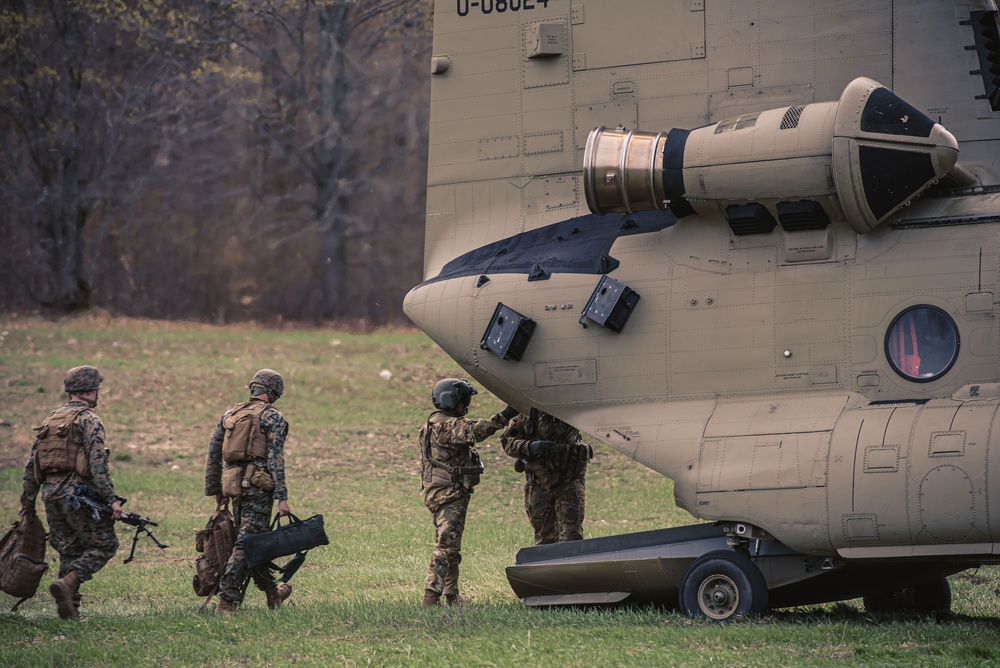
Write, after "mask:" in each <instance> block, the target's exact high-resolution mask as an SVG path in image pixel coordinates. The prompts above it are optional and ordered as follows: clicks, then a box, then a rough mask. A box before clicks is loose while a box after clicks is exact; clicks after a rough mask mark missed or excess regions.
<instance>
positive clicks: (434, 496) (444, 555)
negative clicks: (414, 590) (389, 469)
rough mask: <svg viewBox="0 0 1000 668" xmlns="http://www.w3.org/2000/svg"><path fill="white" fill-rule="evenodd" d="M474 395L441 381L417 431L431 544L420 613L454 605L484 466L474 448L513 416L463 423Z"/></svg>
mask: <svg viewBox="0 0 1000 668" xmlns="http://www.w3.org/2000/svg"><path fill="white" fill-rule="evenodd" d="M474 394H477V393H476V391H475V390H474V389H472V386H471V385H469V383H468V382H467V381H465V380H457V379H455V378H446V379H444V380H441V381H439V382H438V383H437V384H436V385H435V386H434V390H433V391H432V392H431V399H432V400H433V402H434V407H435V408H437V409H438V410H436V411H434V412H433V413H431V415H430V417H429V418H428V419H427V424H425V425H424V426H423V427H421V428H420V435H419V439H420V471H421V479H422V482H423V494H424V505H425V506H427V509H428V510H430V511H431V515H432V516H433V518H434V528H435V531H436V539H435V543H434V553H433V555H432V557H431V563H430V567H428V569H427V579H426V580H425V581H424V600H423V607H425V608H429V607H431V606H435V605H440V604H441V595H442V594H443V595H444V597H445V601H446V602H447V603H448V604H449V605H455V604H457V603H459V601H460V599H459V596H458V565H459V564H460V563H461V562H462V533H463V532H464V531H465V516H466V513H467V512H468V510H469V499H470V497H471V496H472V490H473V487H475V486H476V485H477V484H478V483H479V475H480V474H481V473H482V471H483V465H482V463H481V462H480V460H479V455H478V454H477V453H476V451H475V449H474V447H475V445H476V443H478V442H479V441H482V440H485V439H486V438H488V437H490V436H492V435H493V434H495V433H496V432H498V431H499V430H501V429H503V426H504V425H505V424H507V422H508V421H509V420H510V418H511V417H512V416H514V415H516V414H517V410H515V409H513V408H511V407H510V406H507V407H506V408H504V409H503V410H502V411H500V412H499V413H497V414H496V415H494V416H493V417H491V418H490V419H489V420H470V419H468V418H466V417H465V414H466V413H468V412H469V406H470V405H471V404H472V396H473V395H474Z"/></svg>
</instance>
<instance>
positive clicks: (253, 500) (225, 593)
mask: <svg viewBox="0 0 1000 668" xmlns="http://www.w3.org/2000/svg"><path fill="white" fill-rule="evenodd" d="M273 505H274V499H273V497H272V496H271V493H270V492H265V491H263V490H261V489H257V488H256V487H253V486H251V487H249V488H247V489H244V490H243V494H242V495H240V497H239V498H237V499H233V519H234V520H235V521H236V545H235V546H234V547H233V553H232V554H231V555H230V556H229V561H228V562H227V563H226V570H225V572H224V573H223V574H222V580H221V581H220V582H219V597H220V598H224V599H226V600H227V601H229V602H230V603H240V602H241V601H242V600H243V583H244V582H246V579H247V577H248V576H249V577H252V578H253V581H254V584H255V585H256V586H257V589H259V590H261V591H266V590H267V589H269V588H270V587H273V586H274V579H273V578H272V577H271V573H270V571H269V570H268V569H267V567H266V566H258V567H257V568H254V569H251V568H250V567H249V566H248V565H247V558H246V555H244V554H243V538H244V537H246V536H247V534H252V533H261V532H263V531H269V530H270V528H271V508H272V507H273Z"/></svg>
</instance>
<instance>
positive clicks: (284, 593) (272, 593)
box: [264, 582, 292, 610]
mask: <svg viewBox="0 0 1000 668" xmlns="http://www.w3.org/2000/svg"><path fill="white" fill-rule="evenodd" d="M264 593H265V594H267V607H269V608H271V610H277V609H278V608H280V607H281V604H282V603H284V602H285V599H287V598H288V597H289V596H291V595H292V585H290V584H288V583H287V582H279V583H277V584H276V585H274V586H273V587H271V588H270V589H268V590H267V591H265V592H264Z"/></svg>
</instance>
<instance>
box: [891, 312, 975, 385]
mask: <svg viewBox="0 0 1000 668" xmlns="http://www.w3.org/2000/svg"><path fill="white" fill-rule="evenodd" d="M958 346H959V340H958V328H957V327H956V326H955V321H954V320H952V319H951V317H950V316H949V315H948V314H947V313H945V312H944V311H942V310H941V309H939V308H937V307H934V306H914V307H911V308H908V309H906V310H905V311H903V312H902V313H900V314H899V315H898V316H896V319H895V320H893V321H892V324H891V325H890V326H889V331H888V332H887V333H886V337H885V352H886V357H887V358H888V359H889V364H890V365H892V368H893V370H894V371H895V372H896V373H898V374H899V375H901V376H903V377H904V378H906V379H907V380H912V381H916V382H918V383H926V382H928V381H931V380H934V379H936V378H940V377H941V376H942V375H944V373H945V372H946V371H948V369H950V368H951V366H952V365H953V364H954V363H955V360H956V359H957V358H958Z"/></svg>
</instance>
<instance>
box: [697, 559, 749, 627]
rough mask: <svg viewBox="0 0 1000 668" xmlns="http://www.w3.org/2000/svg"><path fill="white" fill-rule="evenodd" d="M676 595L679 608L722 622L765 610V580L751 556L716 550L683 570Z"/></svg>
mask: <svg viewBox="0 0 1000 668" xmlns="http://www.w3.org/2000/svg"><path fill="white" fill-rule="evenodd" d="M678 599H679V603H680V608H681V610H682V611H683V612H684V613H685V614H687V615H691V616H692V617H702V618H705V619H709V620H711V621H713V622H717V623H719V624H725V623H726V622H730V621H732V620H734V619H736V618H739V617H743V616H746V615H763V614H764V613H766V612H767V582H766V581H765V580H764V575H763V574H762V573H761V572H760V569H759V568H757V566H756V565H754V563H753V562H752V561H750V559H749V558H748V557H746V556H744V555H742V554H739V553H737V552H732V551H730V550H717V551H715V552H709V553H708V554H705V555H702V556H701V557H699V558H698V559H695V560H694V561H693V562H692V563H691V565H690V566H688V569H687V570H686V571H685V572H684V577H683V578H682V580H681V587H680V591H679V592H678Z"/></svg>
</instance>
